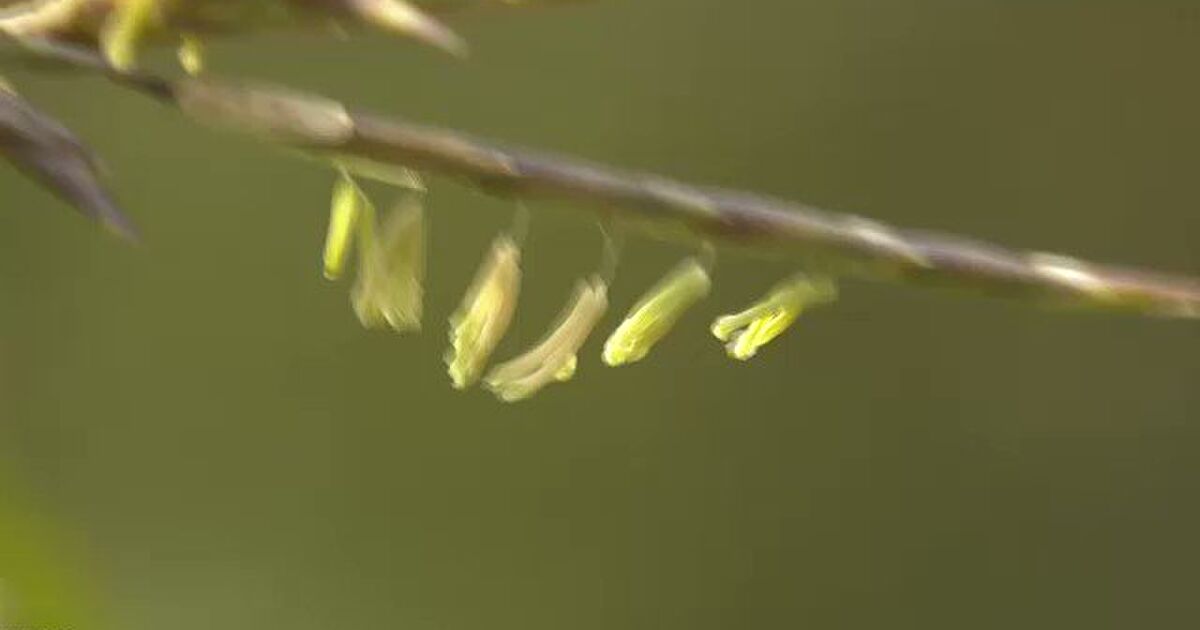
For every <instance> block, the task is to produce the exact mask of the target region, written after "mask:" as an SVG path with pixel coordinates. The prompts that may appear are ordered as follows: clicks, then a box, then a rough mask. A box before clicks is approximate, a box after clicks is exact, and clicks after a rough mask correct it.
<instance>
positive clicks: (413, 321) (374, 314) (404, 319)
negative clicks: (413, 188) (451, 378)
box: [350, 193, 425, 332]
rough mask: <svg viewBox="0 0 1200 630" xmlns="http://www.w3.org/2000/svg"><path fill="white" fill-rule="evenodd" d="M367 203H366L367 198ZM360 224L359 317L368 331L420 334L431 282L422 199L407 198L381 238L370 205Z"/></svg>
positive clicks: (354, 295) (355, 299)
mask: <svg viewBox="0 0 1200 630" xmlns="http://www.w3.org/2000/svg"><path fill="white" fill-rule="evenodd" d="M364 199H365V198H364ZM364 209H365V210H367V212H365V215H366V216H363V217H361V218H360V219H359V221H358V226H359V229H358V234H359V238H358V246H359V263H358V265H359V269H358V280H357V282H356V283H355V285H354V289H353V290H352V292H351V296H350V299H351V303H352V304H353V306H354V312H355V314H356V315H358V319H359V321H360V322H362V325H363V326H365V327H367V328H382V327H384V326H385V325H386V326H390V327H391V328H392V329H394V330H396V331H399V332H405V331H412V330H420V328H421V314H422V308H423V306H422V305H423V289H422V287H421V284H422V282H423V281H424V277H425V218H424V208H423V206H422V204H421V200H420V197H419V196H417V195H413V194H408V193H406V194H405V196H404V197H403V199H402V200H401V202H400V204H399V206H398V207H397V208H395V209H394V210H392V211H391V212H390V213H389V214H388V216H387V218H385V219H384V221H383V226H382V228H381V230H380V231H381V234H376V227H375V217H374V214H375V213H374V211H372V210H371V206H370V204H369V203H368V204H367V205H365V206H364Z"/></svg>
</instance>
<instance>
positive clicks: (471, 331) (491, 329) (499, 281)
mask: <svg viewBox="0 0 1200 630" xmlns="http://www.w3.org/2000/svg"><path fill="white" fill-rule="evenodd" d="M520 262H521V250H520V249H519V248H518V247H517V244H516V242H515V241H513V239H512V237H510V236H508V235H503V236H500V237H498V238H496V241H495V242H494V243H493V244H492V249H491V251H490V252H489V253H488V255H487V258H486V259H485V260H484V262H483V265H482V266H481V267H480V268H479V272H478V273H477V274H476V276H475V280H474V281H473V282H472V283H471V287H470V288H469V289H468V290H467V294H466V296H465V297H463V301H462V304H461V305H460V306H459V307H458V310H457V311H455V312H454V314H453V315H451V316H450V350H449V351H448V352H447V353H446V365H447V372H448V373H449V374H450V379H451V381H452V382H453V383H454V388H455V389H466V388H468V387H470V386H471V385H474V384H475V383H476V382H477V381H478V380H479V377H480V375H482V374H483V369H484V368H485V367H487V362H488V359H490V358H491V356H492V353H493V352H494V351H495V349H496V346H497V345H498V344H499V343H500V340H501V339H503V338H504V333H506V332H507V331H508V325H509V324H510V323H511V322H512V316H513V312H514V311H515V310H516V306H517V296H518V295H519V294H520V290H521V267H520Z"/></svg>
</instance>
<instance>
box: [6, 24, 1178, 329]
mask: <svg viewBox="0 0 1200 630" xmlns="http://www.w3.org/2000/svg"><path fill="white" fill-rule="evenodd" d="M23 47H24V49H25V50H27V51H29V52H31V53H32V54H34V55H35V56H36V57H37V58H40V59H42V60H56V61H58V62H61V63H65V64H67V65H69V66H72V67H75V68H85V69H90V70H93V71H97V72H101V73H103V74H104V75H105V76H107V77H109V78H110V79H112V80H113V81H114V82H116V83H118V84H120V85H123V86H125V87H128V88H133V89H135V90H137V91H139V92H142V93H144V94H147V95H149V96H152V97H155V98H156V99H158V100H160V101H162V102H164V103H166V104H168V105H170V106H172V107H175V108H177V109H178V110H179V111H181V112H182V113H184V114H185V115H187V116H189V117H192V118H197V119H204V120H208V121H212V122H216V123H219V124H223V125H226V126H234V127H238V128H241V129H243V130H245V131H249V132H252V133H255V134H258V135H261V136H264V137H266V138H267V139H269V140H271V141H273V142H275V143H278V144H281V145H284V146H288V147H291V148H294V149H299V150H301V151H304V152H306V153H315V154H319V155H322V156H326V157H329V158H332V159H338V160H346V159H353V160H359V161H365V162H369V163H372V164H376V165H380V164H382V165H393V166H401V167H407V168H414V169H419V170H425V171H432V172H437V173H441V174H444V175H449V176H453V177H456V178H459V179H463V180H467V181H469V182H472V183H474V184H475V185H477V186H479V187H480V188H481V189H483V190H485V191H487V192H489V193H492V194H496V195H500V196H506V197H517V198H523V199H524V198H555V199H561V200H566V201H570V202H575V203H578V204H580V205H584V206H588V207H591V208H593V209H596V210H598V211H599V212H600V213H601V214H602V215H604V216H605V217H609V218H612V219H615V220H618V221H621V222H623V223H628V224H629V225H631V226H633V227H635V228H638V229H640V230H642V231H644V232H646V233H648V234H650V235H651V236H655V237H662V236H670V235H677V234H680V233H686V234H692V235H694V236H696V237H699V238H701V239H704V240H706V241H714V242H720V243H724V244H729V245H735V246H740V247H744V248H749V249H750V250H753V251H756V252H782V253H784V254H786V255H790V256H794V257H796V258H797V259H799V260H800V261H802V262H803V263H804V264H806V265H808V266H810V267H813V268H817V269H819V270H821V271H825V272H829V273H833V274H838V275H849V276H855V277H860V278H866V279H874V280H883V281H890V282H896V283H903V284H916V285H937V286H954V287H959V288H965V289H973V290H977V291H984V292H987V293H990V294H995V295H1001V296H1007V297H1013V298H1018V299H1023V300H1028V301H1033V302H1037V303H1042V304H1051V305H1057V306H1074V307H1087V308H1096V309H1103V310H1114V311H1127V312H1134V313H1140V314H1146V315H1156V316H1165V317H1182V318H1200V280H1198V279H1195V278H1191V277H1185V276H1180V275H1171V274H1165V273H1158V272H1152V271H1146V270H1140V269H1133V268H1124V267H1116V266H1109V265H1100V264H1095V263H1090V262H1085V261H1081V260H1077V259H1074V258H1070V257H1067V256H1061V255H1053V254H1044V253H1035V252H1023V251H1016V250H1010V249H1007V248H1003V247H999V246H996V245H991V244H988V243H983V242H978V241H974V240H970V239H966V238H963V237H959V236H955V235H951V234H941V233H936V232H927V231H919V230H909V229H902V228H896V227H891V226H888V225H884V224H882V223H879V222H876V221H873V220H871V219H867V218H863V217H859V216H855V215H849V214H840V213H834V212H829V211H825V210H821V209H817V208H814V207H811V206H807V205H803V204H799V203H793V202H788V201H783V200H779V199H773V198H770V197H765V196H760V195H757V194H753V193H748V192H741V191H735V190H727V189H719V188H708V187H701V186H695V185H691V184H687V183H683V182H680V181H676V180H673V179H668V178H665V177H661V176H658V175H653V174H649V173H643V172H636V171H625V170H619V169H614V168H609V167H605V166H601V165H598V164H594V163H591V162H587V161H584V160H579V159H575V158H571V157H567V156H562V155H554V154H549V153H542V152H536V151H529V150H525V149H516V148H509V147H505V146H502V145H499V144H493V143H491V142H488V141H485V140H480V139H476V138H474V137H472V136H469V135H466V134H463V133H460V132H457V131H453V130H448V129H441V128H436V127H429V126H424V125H419V124H415V123H411V122H408V121H405V120H402V119H399V118H391V117H382V116H378V115H375V114H369V113H364V112H359V111H355V110H352V109H349V108H348V107H346V106H344V105H343V104H341V103H339V102H336V101H332V100H328V99H325V98H322V97H318V96H313V95H308V94H302V93H297V92H291V91H285V90H280V89H276V88H269V87H263V86H255V85H243V84H233V83H223V82H218V81H212V80H201V79H190V78H184V79H177V80H175V79H167V78H163V77H160V76H156V75H149V74H144V73H135V72H126V71H119V70H116V69H114V68H112V67H111V66H109V65H108V64H107V63H106V62H105V61H104V60H103V58H102V57H100V56H98V55H97V54H95V53H93V52H92V51H90V50H86V49H82V48H75V47H72V46H69V45H64V44H60V43H49V42H31V41H26V42H24V44H23Z"/></svg>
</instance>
